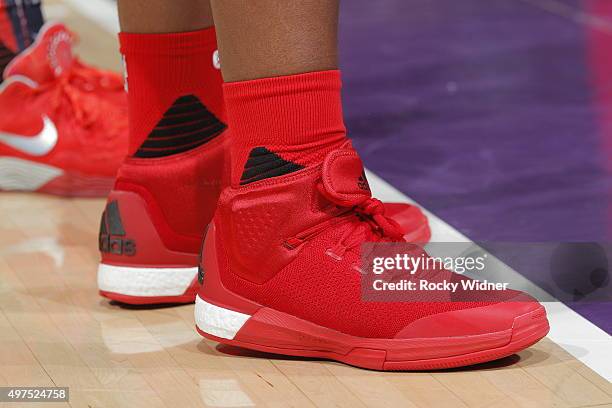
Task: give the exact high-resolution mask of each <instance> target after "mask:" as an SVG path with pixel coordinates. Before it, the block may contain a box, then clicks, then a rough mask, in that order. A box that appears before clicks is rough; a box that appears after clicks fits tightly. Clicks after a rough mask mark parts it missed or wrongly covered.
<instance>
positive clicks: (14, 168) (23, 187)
mask: <svg viewBox="0 0 612 408" xmlns="http://www.w3.org/2000/svg"><path fill="white" fill-rule="evenodd" d="M63 173H64V172H63V170H61V169H58V168H57V167H53V166H49V165H47V164H42V163H36V162H33V161H29V160H24V159H18V158H16V157H2V156H0V190H7V191H10V190H18V191H34V190H38V189H39V188H40V187H42V186H44V185H45V184H47V183H48V182H49V181H51V180H53V179H55V178H56V177H59V176H61V175H62V174H63Z"/></svg>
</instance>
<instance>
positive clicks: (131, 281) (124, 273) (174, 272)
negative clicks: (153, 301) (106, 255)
mask: <svg viewBox="0 0 612 408" xmlns="http://www.w3.org/2000/svg"><path fill="white" fill-rule="evenodd" d="M197 275H198V268H197V267H192V268H132V267H127V266H115V265H107V264H100V266H99V267H98V289H100V290H101V291H104V292H112V293H118V294H121V295H127V296H139V297H156V296H180V295H182V294H184V293H185V292H186V291H187V289H188V288H189V285H191V282H193V280H194V279H195V278H196V277H197Z"/></svg>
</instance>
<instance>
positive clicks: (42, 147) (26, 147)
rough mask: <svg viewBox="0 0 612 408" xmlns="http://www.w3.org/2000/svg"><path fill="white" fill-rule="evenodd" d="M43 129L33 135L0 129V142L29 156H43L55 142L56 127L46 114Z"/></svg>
mask: <svg viewBox="0 0 612 408" xmlns="http://www.w3.org/2000/svg"><path fill="white" fill-rule="evenodd" d="M42 120H43V129H42V130H41V131H40V133H39V134H37V135H35V136H23V135H17V134H14V133H7V132H2V131H0V142H3V143H5V144H7V145H9V146H11V147H12V148H13V149H16V150H19V151H21V152H23V153H27V154H29V155H31V156H44V155H46V154H47V153H49V152H50V151H51V150H53V148H54V147H55V145H56V144H57V128H56V127H55V123H53V121H52V120H51V119H49V118H48V117H47V116H43V118H42Z"/></svg>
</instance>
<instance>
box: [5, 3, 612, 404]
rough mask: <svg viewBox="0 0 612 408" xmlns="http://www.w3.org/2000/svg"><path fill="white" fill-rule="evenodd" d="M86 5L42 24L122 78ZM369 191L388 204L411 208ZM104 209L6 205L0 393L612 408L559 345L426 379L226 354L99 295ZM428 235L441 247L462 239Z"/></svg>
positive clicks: (97, 399) (586, 370)
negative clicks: (72, 38) (63, 31)
mask: <svg viewBox="0 0 612 408" xmlns="http://www.w3.org/2000/svg"><path fill="white" fill-rule="evenodd" d="M91 1H92V3H98V2H99V1H104V0H96V1H93V0H91ZM79 2H82V0H72V1H65V2H62V1H59V0H54V1H49V2H48V3H47V4H46V5H45V6H46V8H47V15H48V16H49V17H52V18H58V19H61V20H64V21H66V22H67V23H68V24H69V25H70V26H71V27H72V28H73V29H75V30H76V31H77V32H78V33H79V34H80V36H81V40H82V43H81V46H80V48H79V52H80V54H81V55H82V57H83V58H84V59H86V60H88V61H91V62H94V63H96V64H98V65H102V66H105V67H109V68H115V69H119V57H118V55H117V53H116V48H117V45H116V41H115V37H114V36H113V35H112V34H111V33H110V32H109V31H110V30H109V29H108V28H109V24H106V23H104V22H102V23H100V22H99V21H98V22H97V23H100V24H97V23H96V22H92V21H91V20H90V19H89V18H88V13H87V10H84V9H83V4H84V3H88V2H89V0H88V2H82V3H81V5H79ZM106 10H109V9H108V8H106ZM89 15H91V13H89ZM105 24H106V25H105ZM110 25H112V24H110ZM372 179H373V183H372V184H373V185H374V189H375V190H378V192H379V193H380V194H379V196H381V194H382V198H395V199H397V198H400V199H406V198H405V197H401V196H399V195H398V194H399V193H398V192H397V191H395V190H393V189H392V188H390V187H389V186H388V185H385V183H384V182H382V181H381V180H380V179H378V178H377V177H375V176H373V177H372ZM103 206H104V201H103V200H101V199H73V200H65V199H59V198H54V197H49V196H37V195H29V194H14V193H2V194H1V195H0V386H9V385H10V386H67V387H70V401H69V403H54V404H51V405H53V406H55V405H57V406H73V407H181V408H183V407H202V406H210V407H251V406H262V407H263V406H272V407H290V406H295V407H312V406H323V407H423V408H425V407H612V385H611V384H610V382H609V378H610V377H607V378H608V379H606V378H604V377H602V376H600V375H599V374H598V373H596V372H595V371H594V370H593V369H591V368H590V367H589V366H587V365H586V364H585V363H583V362H582V361H580V360H583V361H584V360H585V359H584V358H581V359H577V358H576V357H574V356H578V357H580V353H583V354H584V353H587V354H588V351H589V350H582V351H576V348H574V349H572V348H571V347H565V348H563V347H561V346H560V345H558V344H557V343H556V342H555V341H553V339H551V338H550V337H555V336H552V333H551V336H549V338H546V339H544V340H543V341H541V342H540V343H538V344H537V345H535V346H533V347H531V348H530V349H528V350H525V351H523V352H521V353H519V354H518V355H515V356H511V357H508V358H506V359H503V360H500V361H496V362H493V363H489V364H483V365H479V366H475V367H470V368H467V369H457V370H447V371H437V372H426V373H380V372H374V371H367V370H361V369H357V368H353V367H349V366H345V365H342V364H339V363H335V362H328V361H317V360H305V359H298V358H288V357H280V356H275V355H268V354H263V353H255V352H248V351H245V350H240V349H237V348H232V347H226V346H218V345H217V344H216V343H214V342H212V341H208V340H204V339H202V338H201V337H200V336H199V335H198V334H197V333H196V332H195V330H194V324H193V306H192V305H188V306H180V307H163V308H148V307H129V308H128V307H120V306H118V305H116V304H112V303H110V302H109V301H108V300H105V299H102V298H100V297H99V296H98V294H97V288H96V268H97V262H98V252H97V247H96V242H97V229H98V222H99V217H100V214H101V211H102V209H103ZM432 224H433V228H434V237H435V236H438V237H441V236H443V235H444V234H446V236H445V238H449V237H450V239H453V238H456V237H457V233H453V232H452V231H451V230H449V228H450V227H448V226H446V225H445V224H444V223H443V222H441V221H440V220H438V219H436V218H435V217H434V218H433V221H432ZM449 234H450V235H449ZM453 234H455V236H453ZM554 340H556V341H557V342H560V343H563V340H564V339H563V338H561V337H560V336H559V335H557V336H556V337H555V338H554ZM607 346H609V343H607ZM566 349H568V350H570V351H572V350H574V352H572V353H571V354H570V352H568V351H566ZM607 355H608V356H609V353H608V354H607ZM600 363H601V362H600ZM601 364H603V366H605V365H610V364H612V362H611V361H607V363H606V362H603V363H601ZM599 371H600V372H601V370H599ZM31 405H32V406H33V407H37V406H40V404H39V403H37V404H31ZM0 406H2V407H5V406H6V407H15V406H20V407H21V406H24V407H25V406H28V404H21V403H4V404H2V403H0Z"/></svg>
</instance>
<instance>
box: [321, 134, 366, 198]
mask: <svg viewBox="0 0 612 408" xmlns="http://www.w3.org/2000/svg"><path fill="white" fill-rule="evenodd" d="M322 179H323V190H324V191H323V193H324V195H325V196H326V197H327V198H328V199H329V200H330V201H332V202H333V203H335V204H337V205H341V206H344V207H353V206H356V205H359V204H361V203H363V202H364V201H365V200H367V199H369V198H371V197H372V192H371V191H370V185H369V184H368V179H367V178H366V175H365V170H364V168H363V163H362V161H361V159H360V158H359V155H358V154H357V152H356V151H355V150H354V149H353V148H352V147H351V146H350V145H349V146H347V147H343V148H340V149H337V150H334V151H332V152H331V153H329V154H328V155H327V157H326V158H325V161H324V162H323V171H322Z"/></svg>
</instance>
